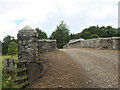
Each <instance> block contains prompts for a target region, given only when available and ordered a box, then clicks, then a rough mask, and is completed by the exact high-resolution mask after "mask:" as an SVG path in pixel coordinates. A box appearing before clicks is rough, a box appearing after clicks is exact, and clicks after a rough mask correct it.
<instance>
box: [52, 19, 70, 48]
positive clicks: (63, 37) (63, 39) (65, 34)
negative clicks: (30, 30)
mask: <svg viewBox="0 0 120 90" xmlns="http://www.w3.org/2000/svg"><path fill="white" fill-rule="evenodd" d="M69 31H70V30H69V29H68V26H67V25H66V23H65V22H64V21H61V22H60V24H59V25H58V26H57V27H56V29H55V31H54V32H53V33H52V34H51V36H50V39H56V40H57V47H58V48H63V46H64V45H65V44H67V43H68V42H69V39H70V36H69Z"/></svg>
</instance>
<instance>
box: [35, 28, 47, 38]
mask: <svg viewBox="0 0 120 90" xmlns="http://www.w3.org/2000/svg"><path fill="white" fill-rule="evenodd" d="M35 30H36V31H37V33H38V39H47V34H46V33H45V32H44V31H42V30H40V29H39V28H36V29H35Z"/></svg>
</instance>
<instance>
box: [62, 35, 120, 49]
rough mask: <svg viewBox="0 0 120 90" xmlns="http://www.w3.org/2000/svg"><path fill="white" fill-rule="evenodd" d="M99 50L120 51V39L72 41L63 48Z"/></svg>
mask: <svg viewBox="0 0 120 90" xmlns="http://www.w3.org/2000/svg"><path fill="white" fill-rule="evenodd" d="M79 47H85V48H99V49H113V50H118V49H120V37H110V38H95V39H87V40H84V39H77V40H72V41H70V42H69V43H68V44H67V45H65V46H64V47H63V48H79Z"/></svg>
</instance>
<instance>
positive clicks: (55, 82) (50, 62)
mask: <svg viewBox="0 0 120 90" xmlns="http://www.w3.org/2000/svg"><path fill="white" fill-rule="evenodd" d="M39 58H40V59H41V60H43V62H44V63H43V66H44V69H43V70H44V71H43V72H44V73H43V77H42V78H41V79H40V80H38V81H37V82H36V83H35V84H33V85H32V86H31V87H32V88H58V87H59V86H62V87H63V88H117V87H118V51H115V50H98V49H90V48H72V49H60V50H58V51H56V52H49V53H43V54H40V57H39Z"/></svg>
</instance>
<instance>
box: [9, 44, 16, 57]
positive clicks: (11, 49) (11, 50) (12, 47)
mask: <svg viewBox="0 0 120 90" xmlns="http://www.w3.org/2000/svg"><path fill="white" fill-rule="evenodd" d="M17 53H18V46H17V44H16V43H15V42H11V43H10V44H9V46H8V55H12V56H13V55H14V54H17Z"/></svg>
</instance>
